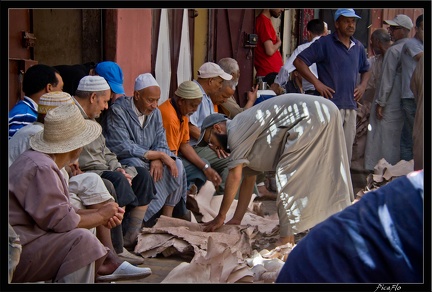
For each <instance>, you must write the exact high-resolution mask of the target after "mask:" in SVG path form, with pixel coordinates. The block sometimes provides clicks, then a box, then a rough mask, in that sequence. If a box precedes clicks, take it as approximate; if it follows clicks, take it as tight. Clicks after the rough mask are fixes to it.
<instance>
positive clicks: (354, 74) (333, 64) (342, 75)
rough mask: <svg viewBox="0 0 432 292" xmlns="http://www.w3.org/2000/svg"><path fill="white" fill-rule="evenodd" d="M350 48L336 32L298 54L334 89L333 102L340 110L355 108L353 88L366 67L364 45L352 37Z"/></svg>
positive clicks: (323, 81) (320, 78) (367, 64)
mask: <svg viewBox="0 0 432 292" xmlns="http://www.w3.org/2000/svg"><path fill="white" fill-rule="evenodd" d="M351 42H354V43H355V45H353V46H351V47H350V48H349V49H348V48H347V47H346V46H345V45H344V44H343V43H342V42H341V41H339V39H338V37H337V34H336V32H334V33H332V34H330V35H327V36H323V37H320V38H319V39H318V40H316V41H315V42H313V43H312V44H311V45H310V46H309V47H308V48H306V49H305V50H303V51H302V52H301V53H300V54H299V55H298V56H297V57H298V58H300V59H301V60H302V61H303V62H305V64H306V65H307V66H310V65H312V64H313V63H316V65H317V71H318V76H319V77H318V78H319V80H320V81H321V82H322V83H324V84H325V85H327V86H328V87H330V88H333V89H334V90H335V91H336V92H335V93H334V94H333V99H331V101H333V102H334V103H335V104H336V106H337V107H338V108H339V109H357V103H356V101H355V100H354V89H355V87H356V85H357V79H358V77H359V75H358V74H359V73H364V72H367V71H368V70H369V61H368V60H367V56H366V52H365V48H364V46H363V45H362V43H361V42H360V41H358V40H356V39H355V38H353V37H351Z"/></svg>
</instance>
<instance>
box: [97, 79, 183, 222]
mask: <svg viewBox="0 0 432 292" xmlns="http://www.w3.org/2000/svg"><path fill="white" fill-rule="evenodd" d="M159 99H160V88H159V85H158V83H157V82H156V79H155V78H154V77H153V76H152V75H151V74H150V73H145V74H141V75H139V76H138V77H137V78H136V79H135V86H134V96H133V97H126V96H121V97H119V98H117V99H116V100H115V101H114V103H113V104H112V105H111V106H110V108H109V109H108V111H107V113H106V120H105V123H104V124H102V127H103V133H104V136H105V137H106V143H107V146H108V147H109V148H110V149H111V151H112V152H114V153H115V154H116V155H117V157H118V160H119V162H120V163H121V164H124V165H128V166H135V167H142V168H145V169H146V170H147V171H150V175H151V177H152V178H153V181H154V185H155V188H156V198H155V199H154V200H152V201H151V202H150V204H149V206H148V209H147V211H146V213H145V217H144V220H145V221H146V222H147V223H148V224H149V225H153V224H154V220H155V217H154V216H156V217H157V216H158V212H159V211H161V214H162V215H164V216H168V217H171V216H173V211H174V206H176V205H177V204H178V203H179V202H180V201H181V200H182V202H183V206H185V205H186V186H187V183H186V173H185V171H184V168H183V164H182V162H181V160H180V159H177V156H176V155H175V154H174V153H172V152H171V150H170V149H169V147H168V144H167V140H166V135H165V129H164V127H163V123H162V116H161V113H160V110H159V109H158V101H159ZM182 211H183V214H179V215H178V216H179V217H180V216H184V215H187V213H189V212H187V210H185V209H184V210H182Z"/></svg>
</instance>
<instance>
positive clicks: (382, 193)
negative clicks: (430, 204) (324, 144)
mask: <svg viewBox="0 0 432 292" xmlns="http://www.w3.org/2000/svg"><path fill="white" fill-rule="evenodd" d="M423 180H424V174H423V171H421V172H420V171H419V172H417V173H411V174H409V175H408V176H401V177H398V178H395V179H393V180H392V181H391V182H389V183H388V184H386V185H384V186H382V187H380V188H379V189H376V190H373V191H370V192H367V193H366V194H365V195H364V196H363V197H362V198H361V199H360V200H359V201H358V202H357V203H355V204H353V205H351V206H348V207H346V208H345V209H344V210H342V211H340V212H338V213H336V214H334V215H332V216H330V217H329V218H327V219H326V220H324V221H323V222H321V223H319V224H317V225H316V226H315V227H313V228H312V229H311V230H310V231H309V233H308V234H307V235H306V236H305V237H304V238H303V239H301V240H300V241H299V242H298V244H297V245H296V246H295V247H294V249H293V250H292V251H291V252H290V253H289V255H288V258H287V260H286V262H285V264H284V265H283V267H282V269H281V271H280V273H279V275H278V278H277V279H276V283H383V284H384V283H422V282H424V281H426V278H424V277H426V274H425V276H423V259H424V256H423V220H424V218H423V209H424V208H425V206H424V202H423V198H424V188H423V184H422V182H423ZM425 248H426V246H425Z"/></svg>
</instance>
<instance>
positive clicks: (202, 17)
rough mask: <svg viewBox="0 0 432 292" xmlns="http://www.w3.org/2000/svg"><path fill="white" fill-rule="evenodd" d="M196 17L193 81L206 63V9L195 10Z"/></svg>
mask: <svg viewBox="0 0 432 292" xmlns="http://www.w3.org/2000/svg"><path fill="white" fill-rule="evenodd" d="M196 10H197V11H198V16H197V17H196V18H195V29H194V38H195V40H194V55H193V58H194V61H193V64H194V67H193V72H192V73H193V75H192V77H193V78H194V79H196V78H197V71H198V69H199V67H201V65H202V64H204V63H205V62H206V61H207V39H208V9H196Z"/></svg>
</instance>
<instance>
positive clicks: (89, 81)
mask: <svg viewBox="0 0 432 292" xmlns="http://www.w3.org/2000/svg"><path fill="white" fill-rule="evenodd" d="M107 89H110V86H109V84H108V82H107V81H106V80H105V78H103V77H102V76H97V75H96V76H91V75H88V76H84V77H83V78H81V80H80V82H79V85H78V88H77V90H81V91H90V92H95V91H103V90H107Z"/></svg>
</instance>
